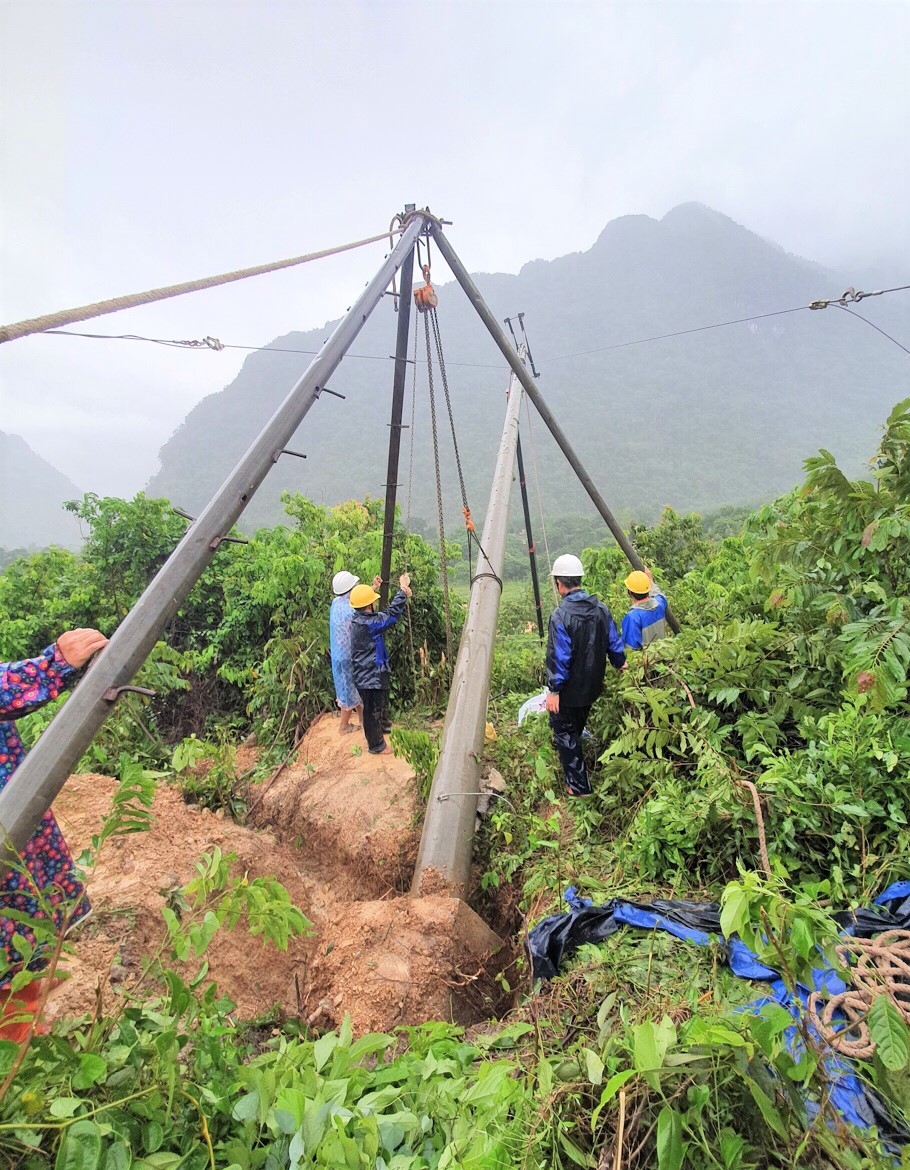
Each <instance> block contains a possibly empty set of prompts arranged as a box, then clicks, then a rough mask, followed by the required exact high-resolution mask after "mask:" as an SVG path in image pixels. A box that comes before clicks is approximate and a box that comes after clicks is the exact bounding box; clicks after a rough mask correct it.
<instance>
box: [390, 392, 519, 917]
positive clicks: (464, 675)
mask: <svg viewBox="0 0 910 1170" xmlns="http://www.w3.org/2000/svg"><path fill="white" fill-rule="evenodd" d="M521 398H522V389H521V383H520V382H519V381H518V379H517V378H516V377H515V375H514V374H513V375H512V377H511V379H510V381H509V391H508V405H507V407H506V418H505V423H504V424H503V428H502V438H501V439H500V441H499V454H498V455H497V457H496V470H495V471H494V473H493V487H492V490H491V491H490V503H489V505H488V507H487V515H486V519H485V520H484V525H483V536H482V537H481V543H482V544H483V548H484V552H485V553H486V554H487V555H486V556H483V555H481V554H479V553H478V560H477V572H476V573H475V574H474V578H473V580H472V582H471V598H470V601H469V603H468V616H467V620H466V621H465V625H464V630H463V631H462V634H461V642H460V643H459V646H458V657H457V658H456V659H455V671H454V674H453V676H452V688H451V690H450V692H449V705H448V707H447V708H446V717H445V723H444V725H443V729H442V746H441V748H440V752H439V762H438V763H437V765H436V771H435V772H434V774H433V786H432V788H431V789H430V799H429V802H428V804H427V815H426V819H425V820H424V824H423V835H422V836H421V838H420V850H419V852H418V854H417V866H416V869H415V870H414V881H413V883H412V885H411V893H412V894H417V895H419V894H436V893H449V894H451V895H452V896H453V897H456V898H465V896H466V894H467V891H468V879H469V876H470V872H471V853H472V847H471V846H472V838H473V835H474V818H475V816H476V814H477V795H478V789H479V787H480V758H481V756H482V754H483V739H484V732H485V729H486V722H487V699H488V698H489V695H490V669H491V667H492V663H493V643H494V641H495V640H496V618H497V616H498V614H499V599H500V595H501V593H502V584H501V580H502V565H503V560H504V557H505V546H506V525H507V522H508V518H509V496H510V495H511V491H512V476H513V468H514V465H515V448H516V446H517V444H518V419H519V413H520V411H521ZM487 558H489V559H487Z"/></svg>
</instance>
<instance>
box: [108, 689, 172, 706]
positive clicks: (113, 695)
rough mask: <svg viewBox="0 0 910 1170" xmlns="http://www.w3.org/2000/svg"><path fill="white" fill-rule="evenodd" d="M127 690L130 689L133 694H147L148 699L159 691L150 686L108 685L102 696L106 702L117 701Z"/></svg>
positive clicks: (152, 697)
mask: <svg viewBox="0 0 910 1170" xmlns="http://www.w3.org/2000/svg"><path fill="white" fill-rule="evenodd" d="M126 691H129V693H130V694H131V695H145V697H146V698H147V699H154V697H155V695H156V694H157V693H158V692H157V691H150V690H149V688H148V687H108V689H107V690H106V691H105V692H104V694H103V695H102V696H101V697H102V699H104V701H105V703H116V702H117V700H118V699H119V698H120V696H121V695H122V694H124V692H126Z"/></svg>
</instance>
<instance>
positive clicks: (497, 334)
mask: <svg viewBox="0 0 910 1170" xmlns="http://www.w3.org/2000/svg"><path fill="white" fill-rule="evenodd" d="M430 231H431V232H432V234H433V239H434V240H435V241H436V246H437V247H438V248H439V251H440V252H441V253H442V256H443V259H444V260H445V262H446V264H448V266H449V268H450V269H451V270H452V274H453V275H454V277H455V279H456V280H457V281H458V283H459V284H460V285H461V287H462V288H463V289H464V291H465V294H466V295H467V298H468V300H469V301H470V302H471V304H472V305H473V306H474V308H475V309H476V310H477V315H478V316H479V317H480V319H481V321H483V323H484V325H486V327H487V329H488V330H489V332H490V336H491V337H492V338H493V340H494V341H495V342H496V344H497V345H498V346H499V349H500V352H501V353H502V355H503V357H504V358H505V359H506V361H507V362H508V363H509V366H510V367H511V369H512V371H513V373H514V374H515V376H516V377H517V378H518V379H519V380H520V382H521V384H522V386H524V388H525V390H526V391H527V393H528V397H529V398H530V399H531V401H532V402H533V403H534V406H535V407H536V408H537V413H538V414H539V415H540V417H541V418H542V419H543V421H544V422H545V423H546V425H547V429H548V430H549V432H550V434H551V435H552V436H553V438H554V439H555V440H556V442H557V444H558V445H559V448H560V450H561V451H562V453H563V455H565V457H566V459H567V460H568V461H569V465H570V466H571V468H572V470H573V471H574V472H575V474H576V475H577V476H578V478H579V480H580V482H581V486H582V487H583V488H584V489H585V491H586V492H587V493H588V495H589V496H590V498H591V502H592V503H593V505H594V507H595V508H596V509H597V511H598V512H599V513H600V514H601V516H602V517H603V518H604V521H605V522H606V525H607V527H608V528H609V529H610V531H611V532H612V533H613V536H614V539H615V540H616V543H617V544H618V545H619V547H620V548H621V549H622V551H623V552H624V553H625V554H626V557H627V558H628V560H629V563H630V564H631V565H632V568H633V569H644V567H645V566H644V562H643V561H642V559H641V557H640V556H639V555H638V553H637V552H636V550H635V546H634V545H633V544H632V542H631V540H629V538H628V536H626V534H625V532H623V530H622V526H621V525H620V523H619V521H618V520H617V519H616V517H615V516H614V515H613V513H612V512H611V511H610V509H609V508H608V507H607V502H606V500H605V499H604V498H603V496H602V495H601V494H600V492H599V491H598V490H597V485H596V484H595V483H594V480H593V479H592V478H591V477H590V475H588V473H587V471H586V470H585V467H584V464H583V463H582V461H581V460H580V459H579V458H578V456H577V455H576V453H575V449H574V448H573V446H572V444H571V443H570V442H569V440H568V438H567V436H566V433H565V431H563V429H562V427H561V426H560V425H559V423H558V422H557V421H556V417H555V415H554V414H553V412H552V411H551V410H550V408H549V406H547V404H546V401H545V400H544V397H543V395H542V394H541V393H540V391H539V390H538V388H537V383H536V382H535V381H534V379H533V378H532V377H531V374H530V373H529V372H528V370H527V369H526V368H525V366H524V365H523V364H522V362H521V359H520V358H519V356H518V354H517V353H516V352H515V350H514V349H513V348H512V346H511V345H509V339H508V338H507V337H506V335H505V333H504V332H503V331H502V328H501V327H500V324H499V322H498V321H497V320H496V318H495V317H494V316H493V314H492V313H491V312H490V308H489V306H488V305H487V303H486V301H485V300H484V299H483V297H482V296H481V295H480V290H479V289H478V287H477V285H476V284H475V283H474V281H473V280H472V279H471V274H470V273H469V272H468V270H467V268H465V266H464V265H463V264H462V262H461V261H460V260H459V258H458V256H457V255H456V253H455V251H454V250H453V248H452V245H451V244H450V243H449V241H448V240H447V239H446V237H445V234H444V232H443V230H442V228H441V227H440V226H439V224H438V223H436V222H434V223H432V224H431V225H430ZM667 624H668V625H669V627H670V629H671V630H673V632H674V633H675V634H678V633H679V622H678V621H677V619H676V618H675V616H674V615H673V614H672V613H671V612H670V609H669V607H668V609H667Z"/></svg>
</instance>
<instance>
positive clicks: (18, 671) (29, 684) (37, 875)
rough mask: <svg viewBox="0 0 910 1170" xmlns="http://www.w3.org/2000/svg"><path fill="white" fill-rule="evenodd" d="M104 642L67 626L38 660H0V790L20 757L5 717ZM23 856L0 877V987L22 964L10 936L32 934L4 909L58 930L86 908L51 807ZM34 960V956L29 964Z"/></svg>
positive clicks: (48, 693)
mask: <svg viewBox="0 0 910 1170" xmlns="http://www.w3.org/2000/svg"><path fill="white" fill-rule="evenodd" d="M106 645H107V638H105V636H104V635H103V634H101V633H99V632H98V630H70V631H68V632H67V633H65V634H61V635H60V637H59V638H58V639H57V641H56V642H55V643H54V644H53V646H48V648H47V649H46V650H44V651H42V653H41V654H39V655H38V656H37V658H27V659H25V660H24V661H22V662H4V663H0V791H2V789H3V788H5V787H6V785H7V783H8V782H9V778H10V776H12V774H13V772H15V770H16V768H17V767H18V766H19V764H21V763H22V760H23V758H24V756H25V749H24V748H23V746H22V740H21V739H20V738H19V733H18V731H17V730H16V725H15V723H13V722H11V721H10V720H13V719H18V718H19V717H20V716H22V715H26V714H28V713H29V711H31V710H34V709H35V708H37V707H40V706H42V705H43V704H44V703H47V702H49V701H50V700H51V699H56V698H57V696H58V695H59V694H60V692H61V691H62V690H64V689H65V688H66V686H67V685H68V684H69V682H70V681H71V678H72V675H73V674H74V672H75V671H77V670H78V669H79V668H80V667H81V666H84V665H85V664H86V663H87V662H88V660H89V659H90V658H91V657H92V655H93V654H95V653H97V651H99V650H101V649H102V648H103V647H104V646H106ZM22 858H23V860H24V862H25V872H21V871H17V870H9V871H8V872H7V873H6V874H5V875H0V988H2V987H4V986H6V985H7V984H8V983H9V981H10V979H11V978H12V975H13V973H14V972H15V970H16V968H17V967H18V966H20V965H21V963H22V958H23V956H22V955H21V954H20V953H19V952H18V951H17V950H16V947H15V945H14V943H13V935H15V934H19V935H22V936H23V937H24V938H26V939H27V940H28V942H29V943H31V944H32V945H35V936H34V934H33V932H32V931H31V930H29V928H28V927H27V926H26V925H25V924H24V923H22V922H17V921H14V920H13V919H11V918H8V917H6V916H5V915H4V910H16V911H19V912H21V913H24V914H27V915H29V917H31V918H46V917H48V913H50V914H52V915H53V920H54V925H55V926H56V927H57V929H58V930H59V929H61V928H66V929H69V928H70V927H71V926H73V925H74V924H75V923H76V922H78V921H79V920H80V919H82V918H84V917H85V916H86V914H88V912H89V909H90V906H89V900H88V898H87V897H86V894H85V889H84V886H83V884H82V882H81V881H80V880H79V878H78V877H77V876H76V871H75V866H74V865H73V857H72V854H71V853H70V851H69V849H68V848H67V844H66V841H65V840H64V839H63V834H62V833H61V832H60V827H59V826H58V824H57V821H56V818H55V817H54V814H53V813H52V812H51V810H50V809H48V811H47V812H46V813H45V814H44V816H43V817H42V818H41V824H40V825H39V826H38V828H37V829H36V830H35V832H34V833H33V834H32V836H31V838H30V839H29V841H28V842H27V843H26V846H25V849H24V850H23V851H22ZM39 963H40V959H39ZM39 963H36V962H35V958H33V959H32V962H31V964H30V965H31V966H33V967H34V966H38V965H39Z"/></svg>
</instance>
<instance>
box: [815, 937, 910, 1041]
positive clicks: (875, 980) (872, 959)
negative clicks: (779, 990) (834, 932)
mask: <svg viewBox="0 0 910 1170" xmlns="http://www.w3.org/2000/svg"><path fill="white" fill-rule="evenodd" d="M835 949H836V951H837V954H838V956H839V957H840V959H841V961H842V962H843V963H844V965H845V966H849V964H850V959H851V958H853V957H855V958H856V965H855V966H854V967H853V968H852V970H851V971H850V979H851V982H852V983H853V986H852V987H850V988H848V989H847V990H846V991H843V992H841V994H840V995H832V996H831V998H830V999H828V1000H827V1001H825V1000H823V999H822V997H821V996H820V995H819V994H818V992H813V993H812V995H810V996H809V1002H808V1005H807V1011H808V1017H809V1020H810V1022H811V1023H812V1024H813V1026H814V1027H815V1028H816V1030H817V1031H818V1034H819V1035H820V1036H821V1038H822V1039H823V1040H824V1041H825V1043H826V1044H828V1045H829V1046H830V1047H831V1048H833V1049H834V1051H835V1052H839V1053H840V1054H841V1055H842V1056H849V1057H852V1058H853V1059H854V1060H869V1059H871V1057H872V1054H873V1053H874V1052H875V1041H874V1040H873V1039H872V1036H871V1034H870V1032H869V1025H868V1024H867V1023H866V1016H867V1015H868V1014H869V1009H870V1008H871V1007H872V1004H873V1002H874V1000H876V999H877V998H878V996H880V995H887V996H888V998H889V999H890V1000H891V1002H892V1003H893V1004H894V1006H895V1007H896V1008H897V1010H898V1011H899V1012H900V1014H901V1015H902V1016H903V1018H904V1022H905V1023H907V1024H910V930H886V931H883V932H882V933H881V934H880V935H878V936H877V937H876V938H851V939H845V940H844V942H843V943H842V944H841V945H839V946H838V947H836V948H835ZM835 1014H837V1015H838V1016H839V1018H838V1019H835V1018H834V1017H835Z"/></svg>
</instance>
